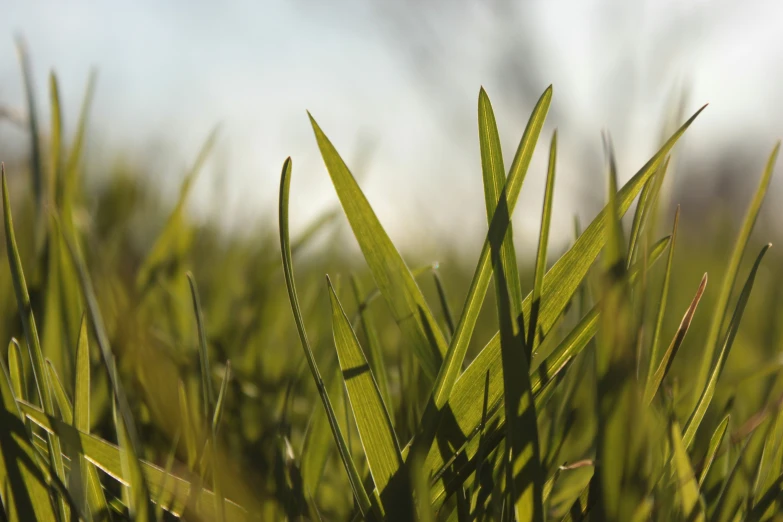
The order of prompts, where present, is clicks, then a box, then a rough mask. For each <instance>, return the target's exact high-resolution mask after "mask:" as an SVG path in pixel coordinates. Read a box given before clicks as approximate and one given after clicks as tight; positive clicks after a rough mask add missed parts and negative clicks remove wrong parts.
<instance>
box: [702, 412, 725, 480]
mask: <svg viewBox="0 0 783 522" xmlns="http://www.w3.org/2000/svg"><path fill="white" fill-rule="evenodd" d="M730 419H731V416H730V415H726V416H725V417H723V420H722V421H720V424H718V427H717V428H715V431H714V432H713V433H712V437H710V444H709V445H708V446H707V454H706V455H705V456H704V464H703V465H702V468H701V473H700V474H699V488H701V487H702V485H703V484H704V479H706V478H707V473H709V472H710V468H711V467H712V463H713V462H714V461H715V456H716V455H717V454H718V450H719V449H720V446H721V444H723V437H725V435H726V429H727V428H728V427H729V420H730Z"/></svg>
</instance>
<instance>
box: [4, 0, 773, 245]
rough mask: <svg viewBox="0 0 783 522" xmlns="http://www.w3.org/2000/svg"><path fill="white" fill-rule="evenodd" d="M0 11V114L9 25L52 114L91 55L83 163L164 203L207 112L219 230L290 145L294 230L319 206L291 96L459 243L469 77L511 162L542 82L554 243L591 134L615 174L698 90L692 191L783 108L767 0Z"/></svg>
mask: <svg viewBox="0 0 783 522" xmlns="http://www.w3.org/2000/svg"><path fill="white" fill-rule="evenodd" d="M4 13H5V14H4V16H3V19H2V20H0V29H2V32H1V33H0V34H4V35H6V37H5V38H2V39H0V78H2V85H1V86H0V104H1V105H2V106H3V107H4V108H6V109H8V110H11V111H16V113H17V114H23V112H24V111H23V109H24V97H23V89H22V80H21V76H20V72H19V71H20V69H19V64H18V59H17V55H16V52H15V49H14V35H22V36H23V37H24V38H25V39H26V41H27V42H28V47H29V50H30V54H31V57H32V66H33V76H34V78H35V80H36V82H37V83H36V88H37V90H38V94H39V95H40V99H41V100H46V99H47V97H46V88H47V87H46V85H47V84H46V82H45V80H46V76H47V74H48V72H49V70H50V69H54V70H55V71H56V72H57V74H58V77H59V79H60V88H61V91H62V96H63V98H64V107H65V109H64V110H65V114H64V120H65V125H66V129H67V128H71V129H73V126H74V125H75V121H76V118H77V115H78V109H79V104H80V100H81V97H82V95H83V91H84V88H85V85H86V79H87V75H88V73H89V71H90V68H92V67H94V68H96V69H97V71H98V83H97V90H96V94H95V100H94V106H93V110H92V114H91V117H90V132H89V135H88V139H89V148H88V151H87V160H88V171H89V176H92V177H96V178H97V177H100V176H101V175H102V172H103V171H105V170H106V166H107V165H108V164H110V163H111V162H114V161H116V159H117V157H118V156H120V155H122V156H123V157H124V158H125V159H126V160H127V161H132V162H135V163H140V164H141V163H143V164H144V167H145V168H144V176H146V177H147V178H149V180H150V183H153V184H155V186H156V187H159V188H160V189H161V190H162V191H163V194H165V195H166V197H169V198H173V197H175V196H176V190H177V187H178V185H179V182H180V180H181V177H182V172H183V169H184V167H185V166H186V165H187V164H188V163H189V162H191V161H192V160H193V158H194V157H195V155H196V152H197V150H198V148H199V147H200V145H201V143H202V142H203V141H204V139H205V137H206V136H207V135H208V133H209V132H210V130H211V128H212V127H213V126H215V125H216V124H218V123H220V124H221V134H220V139H219V142H218V146H217V153H216V154H215V155H214V157H213V158H212V161H211V162H210V165H209V170H210V173H209V174H208V175H205V176H203V177H202V178H201V179H200V180H199V182H198V186H197V187H196V189H195V192H194V194H193V198H192V204H191V210H192V211H193V212H194V213H195V214H196V215H198V216H204V215H206V214H208V213H210V209H212V208H214V206H216V205H218V204H219V205H221V210H220V212H219V215H217V216H214V217H216V219H218V220H219V221H220V223H221V226H224V227H226V228H227V229H237V228H239V229H242V228H245V227H247V223H248V220H252V222H254V223H263V222H265V221H268V220H269V219H270V218H271V217H273V215H274V212H275V198H276V187H277V183H278V176H279V169H280V165H281V164H282V161H283V159H284V158H285V157H286V156H288V155H291V156H292V157H293V160H294V185H293V200H294V201H293V204H294V205H295V206H294V209H293V210H294V212H293V215H294V216H297V217H296V218H295V219H294V223H293V226H294V227H295V230H296V227H303V226H304V224H305V223H306V222H307V220H308V219H309V218H312V217H313V216H315V215H317V214H318V212H319V211H321V210H323V209H324V208H325V207H327V206H329V205H332V204H333V203H334V202H335V201H336V198H335V195H334V191H333V189H332V188H331V186H330V183H329V179H328V176H327V175H326V173H325V170H324V168H323V166H322V163H321V160H320V157H319V155H318V151H317V148H316V146H315V142H314V139H313V136H312V131H311V129H310V126H309V122H308V119H307V116H306V113H305V111H306V110H309V111H310V112H311V113H312V114H313V116H314V117H315V118H316V120H317V121H318V122H319V123H320V124H321V126H322V127H323V128H324V130H325V132H326V133H327V135H329V136H330V137H331V139H332V140H333V141H334V143H335V145H336V146H337V148H338V150H339V151H340V152H341V153H342V154H343V155H344V156H345V159H346V161H347V162H348V164H349V166H350V167H351V168H352V169H353V170H354V172H355V174H357V175H359V176H360V177H361V179H362V186H363V187H364V188H365V190H366V191H367V194H368V197H369V198H370V201H371V202H372V204H373V205H374V206H375V208H376V210H377V212H378V213H379V215H380V217H381V219H382V222H383V223H384V224H385V225H386V226H387V228H388V229H389V231H390V233H391V234H392V237H393V238H394V239H395V240H397V241H400V242H405V241H409V242H410V243H409V244H414V242H418V240H419V239H420V238H426V240H427V241H435V242H437V241H440V240H441V238H443V237H450V236H452V235H454V234H460V235H461V236H464V235H468V236H469V237H470V240H464V241H460V242H459V243H460V244H461V245H464V246H465V249H466V252H473V251H474V250H475V249H476V248H477V245H478V244H479V242H480V241H481V236H482V235H483V230H484V220H483V212H482V198H481V197H480V194H481V184H480V180H481V176H480V163H479V150H478V140H477V128H476V100H477V95H478V90H479V87H480V86H482V85H483V86H484V87H485V88H486V89H487V91H488V93H489V95H490V97H491V99H492V101H493V104H494V107H495V111H496V115H497V118H498V122H499V123H498V124H499V127H500V131H501V139H502V140H503V144H504V145H505V152H506V154H505V160H506V162H507V163H510V161H511V159H512V158H513V151H514V150H515V148H516V144H517V142H518V140H519V137H520V136H521V132H522V130H523V129H524V125H525V123H526V121H527V117H528V115H529V112H530V110H531V108H532V106H533V104H534V103H535V100H536V99H537V98H538V96H539V95H540V94H541V92H542V91H543V90H544V88H546V86H547V85H549V84H553V86H554V92H555V96H554V101H553V106H552V112H551V114H550V116H549V118H548V122H547V127H548V129H549V130H548V131H545V134H548V133H549V132H551V130H552V129H554V128H555V127H557V128H558V129H559V134H560V149H559V150H560V157H559V179H558V189H557V191H556V201H555V212H554V224H553V226H554V227H555V234H556V235H555V242H556V244H558V243H557V242H558V241H559V244H561V245H562V244H563V242H564V241H566V239H567V238H568V237H569V234H570V229H571V220H572V213H573V212H579V213H580V214H581V215H582V217H583V218H588V217H590V216H592V215H593V214H594V212H595V211H596V210H597V208H598V206H599V205H600V204H601V203H602V202H603V201H604V199H605V196H604V194H605V190H604V186H605V183H604V181H603V180H604V177H603V170H604V165H603V158H602V153H601V132H602V131H603V130H606V131H608V132H610V133H611V135H612V137H613V139H614V142H615V147H616V150H617V156H618V162H619V167H620V176H621V178H622V179H626V178H628V177H630V176H631V175H632V174H633V173H634V172H635V171H636V170H637V169H638V168H639V167H641V165H643V163H644V162H645V161H646V160H647V159H648V158H649V156H650V155H651V154H652V153H653V152H654V151H655V149H656V147H657V145H658V144H659V142H660V137H661V136H660V135H661V127H662V124H663V122H664V117H665V116H666V114H667V112H666V111H667V108H669V107H671V106H672V104H673V103H674V104H677V103H678V100H679V97H680V95H681V94H684V95H685V98H684V105H683V110H684V112H685V113H688V114H690V113H692V112H693V111H694V110H695V109H697V108H698V107H700V106H701V105H703V104H704V103H707V102H709V103H710V107H709V109H708V110H707V111H706V112H705V113H704V115H703V116H702V117H701V118H700V119H699V122H698V123H697V125H696V126H695V127H694V129H693V131H692V132H690V133H689V135H688V136H687V139H686V141H685V142H683V145H682V146H680V147H679V152H680V154H681V161H682V163H681V165H682V169H681V171H680V172H679V173H678V175H677V176H676V183H675V185H676V188H675V189H676V190H677V191H678V196H677V198H676V199H677V200H678V201H682V202H684V201H685V198H686V197H687V198H688V200H690V199H695V200H697V201H698V202H699V204H709V203H710V202H712V201H714V196H715V195H721V197H727V198H731V197H732V196H737V197H742V196H743V195H745V194H746V192H742V190H740V191H739V192H737V188H738V187H735V186H734V185H735V184H736V185H738V186H739V187H745V186H746V185H747V184H748V183H750V182H749V181H748V182H747V183H746V182H745V181H744V180H750V179H753V177H754V176H755V175H757V173H758V172H759V170H760V166H761V165H762V163H763V160H764V155H765V154H766V151H768V150H769V148H770V147H771V146H772V144H773V142H774V140H775V139H777V137H778V136H779V135H780V122H781V120H782V119H783V118H781V117H782V116H783V89H781V87H783V68H781V66H780V61H779V57H780V56H781V55H782V54H783V38H781V37H780V36H779V27H778V24H777V22H778V21H779V20H780V19H781V17H783V7H781V6H780V3H779V2H775V1H764V0H752V1H748V2H739V1H732V0H689V1H665V0H661V1H655V2H652V1H633V2H625V1H607V0H588V1H549V2H540V1H529V2H514V1H508V0H491V1H483V2H482V1H466V0H460V1H457V2H450V1H427V2H408V1H402V2H397V1H395V2H389V1H381V2H372V3H366V2H359V1H351V0H339V1H335V2H329V3H328V4H323V3H320V2H313V1H308V0H295V1H283V2H281V1H265V2H242V1H238V2H228V3H223V2H221V3H217V2H206V1H201V0H199V1H194V2H181V1H174V2H166V3H165V4H161V3H160V2H149V1H139V2H133V3H130V4H124V5H121V6H120V5H117V4H113V3H105V2H91V1H86V0H84V1H83V0H74V1H72V2H68V3H67V4H63V3H56V2H41V1H30V2H17V3H9V4H7V8H6V9H5V10H4ZM42 105H43V106H42V107H41V109H40V110H41V111H42V115H45V113H46V109H47V107H46V104H45V103H42ZM44 121H46V120H44ZM0 137H2V149H0V150H2V151H3V156H4V158H6V161H8V157H9V155H13V154H14V152H17V153H18V151H20V150H22V149H20V145H22V144H24V142H25V139H26V136H25V134H24V133H23V132H19V129H17V128H15V127H14V126H13V125H11V124H9V123H8V122H7V121H3V122H0ZM542 151H543V152H542ZM545 153H546V150H545V148H544V147H541V148H540V149H539V151H538V154H537V158H536V161H535V163H534V164H533V167H532V169H531V172H530V175H529V176H528V179H527V185H526V189H525V190H523V192H522V200H521V202H522V204H521V205H520V208H519V211H518V212H517V213H516V215H515V218H516V220H517V221H518V222H519V224H518V226H517V230H518V236H519V238H518V241H520V242H524V241H526V240H527V239H526V238H532V237H534V236H535V234H537V229H538V216H539V214H540V210H539V207H540V201H541V194H542V188H543V180H544V176H545V168H544V164H543V161H544V158H545ZM672 178H675V176H672ZM622 179H621V181H622ZM776 186H777V183H775V185H774V186H773V190H772V193H776V192H778V191H777V190H776V189H775V187H776ZM688 207H689V208H691V209H692V208H693V205H688ZM414 225H415V226H414ZM419 236H421V237H419ZM530 241H532V239H531V240H530Z"/></svg>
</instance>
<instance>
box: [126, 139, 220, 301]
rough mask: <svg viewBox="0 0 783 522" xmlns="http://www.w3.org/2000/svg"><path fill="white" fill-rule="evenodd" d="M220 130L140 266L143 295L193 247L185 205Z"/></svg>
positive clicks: (206, 145)
mask: <svg viewBox="0 0 783 522" xmlns="http://www.w3.org/2000/svg"><path fill="white" fill-rule="evenodd" d="M218 131H219V128H218V127H215V128H214V129H212V131H211V132H210V134H209V136H208V137H207V140H206V141H205V142H204V145H202V147H201V150H200V151H199V154H198V156H197V157H196V161H195V162H194V163H193V166H192V167H191V168H190V171H188V173H187V175H186V176H185V180H184V181H183V182H182V187H181V188H180V193H179V199H178V200H177V204H176V206H175V207H174V210H173V211H172V212H171V214H170V215H169V218H168V220H167V221H166V224H165V225H164V227H163V230H162V231H161V233H160V235H159V236H158V237H157V239H156V240H155V243H154V244H153V246H152V248H151V249H150V251H149V253H148V254H147V256H146V257H145V259H144V261H143V262H142V264H141V266H140V267H139V270H138V272H137V277H136V287H137V289H139V290H140V291H142V292H143V291H145V290H146V289H147V288H149V285H151V284H153V283H154V282H155V280H156V278H157V277H158V274H159V273H160V272H161V271H163V270H164V268H165V267H166V265H167V264H169V263H170V262H171V261H172V260H175V259H177V258H178V257H179V256H180V255H181V253H182V252H183V251H184V250H185V249H187V247H188V245H189V244H190V240H191V234H190V233H189V231H187V230H185V225H184V223H183V221H184V219H185V205H186V204H187V201H188V196H189V195H190V191H191V190H192V187H193V185H194V184H195V182H196V178H197V176H198V174H199V172H201V169H202V167H203V165H204V163H205V162H206V160H207V158H208V157H209V153H210V152H211V151H212V148H213V147H214V145H215V142H216V141H217V136H218Z"/></svg>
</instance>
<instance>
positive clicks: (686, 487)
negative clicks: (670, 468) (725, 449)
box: [671, 421, 706, 522]
mask: <svg viewBox="0 0 783 522" xmlns="http://www.w3.org/2000/svg"><path fill="white" fill-rule="evenodd" d="M671 441H672V446H673V447H674V463H675V468H676V474H677V484H678V491H679V497H680V504H681V507H682V514H683V519H684V520H690V521H693V522H704V521H705V520H706V517H705V514H704V505H703V501H702V499H701V496H700V495H699V486H698V485H697V484H696V476H695V474H694V473H693V467H692V466H691V461H690V458H689V457H688V452H687V451H685V446H684V445H683V443H682V432H681V431H680V427H679V426H678V425H677V422H676V421H675V422H672V424H671Z"/></svg>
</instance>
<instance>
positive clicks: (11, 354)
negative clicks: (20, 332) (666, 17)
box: [8, 339, 27, 400]
mask: <svg viewBox="0 0 783 522" xmlns="http://www.w3.org/2000/svg"><path fill="white" fill-rule="evenodd" d="M8 370H9V375H10V379H11V389H12V390H13V392H14V397H16V398H17V399H23V400H27V384H26V383H25V379H24V365H23V363H22V349H21V348H19V343H18V342H17V341H16V339H11V342H9V343H8Z"/></svg>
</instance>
